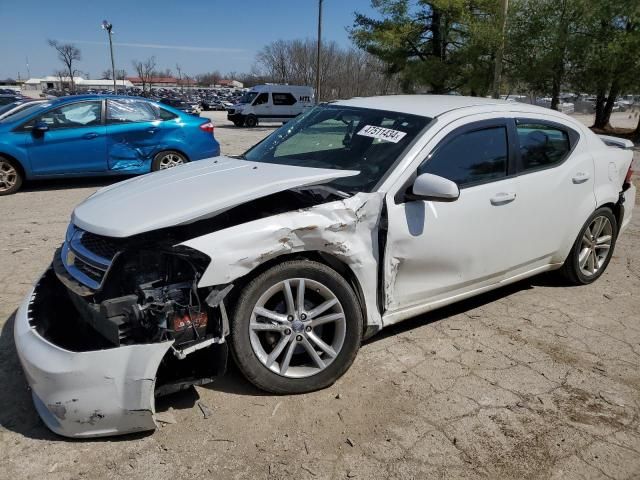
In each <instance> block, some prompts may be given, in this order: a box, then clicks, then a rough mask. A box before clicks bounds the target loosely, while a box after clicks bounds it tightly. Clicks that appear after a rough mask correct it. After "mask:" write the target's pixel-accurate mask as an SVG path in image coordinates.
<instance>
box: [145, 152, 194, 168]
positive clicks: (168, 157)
mask: <svg viewBox="0 0 640 480" xmlns="http://www.w3.org/2000/svg"><path fill="white" fill-rule="evenodd" d="M188 162H189V160H188V159H187V157H185V156H184V155H183V154H181V153H179V152H176V151H173V150H165V151H163V152H159V153H157V154H156V156H155V157H153V163H152V164H151V171H152V172H157V171H158V170H166V169H167V168H173V167H177V166H178V165H184V164H185V163H188Z"/></svg>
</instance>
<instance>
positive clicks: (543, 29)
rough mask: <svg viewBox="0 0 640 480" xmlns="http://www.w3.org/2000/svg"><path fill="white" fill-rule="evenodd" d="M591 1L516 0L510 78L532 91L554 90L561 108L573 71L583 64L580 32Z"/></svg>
mask: <svg viewBox="0 0 640 480" xmlns="http://www.w3.org/2000/svg"><path fill="white" fill-rule="evenodd" d="M590 6H591V5H590V2H589V1H588V0H516V1H513V2H512V5H511V9H510V12H509V21H508V34H507V65H508V69H509V75H510V77H511V78H512V79H513V80H514V81H516V82H520V83H522V84H525V85H527V86H528V88H529V89H530V91H532V92H545V93H546V92H550V93H551V108H553V109H556V110H557V109H558V105H559V103H560V93H561V89H562V87H563V85H564V84H565V83H566V82H567V78H568V77H569V76H570V74H571V70H572V69H573V68H575V66H576V65H577V64H579V63H580V60H581V58H580V55H581V44H580V39H579V35H578V34H579V32H581V31H582V30H583V28H584V16H585V11H586V10H588V9H589V8H590Z"/></svg>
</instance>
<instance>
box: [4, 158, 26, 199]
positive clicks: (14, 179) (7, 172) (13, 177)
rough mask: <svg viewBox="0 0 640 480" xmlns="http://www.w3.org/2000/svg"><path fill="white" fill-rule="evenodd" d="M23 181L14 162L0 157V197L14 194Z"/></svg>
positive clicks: (20, 171) (19, 170)
mask: <svg viewBox="0 0 640 480" xmlns="http://www.w3.org/2000/svg"><path fill="white" fill-rule="evenodd" d="M23 180H24V178H23V175H22V170H21V169H20V167H19V166H18V165H17V164H16V162H14V161H13V160H10V159H8V158H6V157H2V156H0V196H3V195H11V194H13V193H16V192H17V191H18V190H19V189H20V187H21V186H22V182H23Z"/></svg>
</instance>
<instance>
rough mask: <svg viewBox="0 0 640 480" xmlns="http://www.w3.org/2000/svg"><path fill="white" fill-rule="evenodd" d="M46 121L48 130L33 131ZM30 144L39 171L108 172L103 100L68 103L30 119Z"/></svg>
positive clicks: (30, 150)
mask: <svg viewBox="0 0 640 480" xmlns="http://www.w3.org/2000/svg"><path fill="white" fill-rule="evenodd" d="M38 122H42V123H44V124H46V125H47V126H48V130H47V131H45V132H42V133H38V132H36V131H33V130H32V128H33V126H34V125H35V124H36V123H38ZM23 129H24V130H26V131H30V132H31V134H30V135H28V136H27V139H26V147H27V151H28V152H29V161H30V163H31V170H32V171H33V173H34V174H35V175H55V174H62V173H72V174H73V173H90V172H105V171H106V170H107V143H106V128H105V126H104V122H103V121H102V100H91V101H84V102H77V103H70V104H65V105H62V106H60V107H57V108H53V109H51V110H48V111H46V112H44V113H42V114H40V115H38V116H37V117H36V118H35V119H33V120H31V121H30V122H28V123H27V124H26V125H25V126H24V127H23Z"/></svg>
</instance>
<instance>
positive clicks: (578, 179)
mask: <svg viewBox="0 0 640 480" xmlns="http://www.w3.org/2000/svg"><path fill="white" fill-rule="evenodd" d="M590 178H591V175H589V174H588V173H587V172H578V173H576V174H575V175H574V177H573V178H572V179H571V181H572V182H573V183H575V184H576V185H578V184H580V183H584V182H586V181H587V180H589V179H590Z"/></svg>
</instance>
